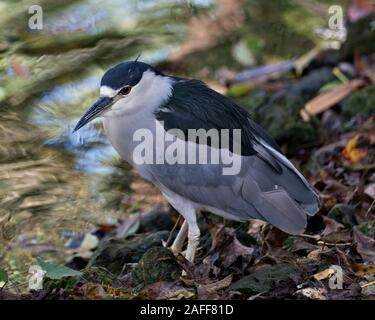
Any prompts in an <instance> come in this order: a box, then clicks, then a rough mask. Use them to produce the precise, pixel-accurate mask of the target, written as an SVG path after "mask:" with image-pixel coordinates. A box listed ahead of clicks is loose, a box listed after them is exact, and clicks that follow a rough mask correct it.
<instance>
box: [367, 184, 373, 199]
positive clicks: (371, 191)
mask: <svg viewBox="0 0 375 320" xmlns="http://www.w3.org/2000/svg"><path fill="white" fill-rule="evenodd" d="M364 192H365V193H366V194H367V195H368V196H370V197H371V198H373V199H375V183H370V184H368V185H367V186H365V190H364Z"/></svg>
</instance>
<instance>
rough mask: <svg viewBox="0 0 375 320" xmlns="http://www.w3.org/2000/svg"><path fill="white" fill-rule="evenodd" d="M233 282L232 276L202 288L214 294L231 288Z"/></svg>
mask: <svg viewBox="0 0 375 320" xmlns="http://www.w3.org/2000/svg"><path fill="white" fill-rule="evenodd" d="M232 280H233V275H232V274H230V275H228V276H226V277H225V278H224V279H222V280H219V281H216V282H213V283H209V284H205V285H202V286H203V287H204V288H205V290H206V291H207V292H208V293H214V292H216V291H219V290H222V289H225V288H228V287H229V286H230V284H231V283H232Z"/></svg>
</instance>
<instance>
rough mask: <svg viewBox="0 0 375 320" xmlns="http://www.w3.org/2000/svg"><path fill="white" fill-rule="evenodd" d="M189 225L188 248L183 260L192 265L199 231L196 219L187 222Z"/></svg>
mask: <svg viewBox="0 0 375 320" xmlns="http://www.w3.org/2000/svg"><path fill="white" fill-rule="evenodd" d="M188 224H189V231H188V246H187V250H186V255H185V258H186V259H187V260H188V261H190V262H191V263H194V259H195V254H196V252H197V248H198V245H199V237H200V234H201V233H200V230H199V227H198V224H197V222H196V219H192V220H190V221H188Z"/></svg>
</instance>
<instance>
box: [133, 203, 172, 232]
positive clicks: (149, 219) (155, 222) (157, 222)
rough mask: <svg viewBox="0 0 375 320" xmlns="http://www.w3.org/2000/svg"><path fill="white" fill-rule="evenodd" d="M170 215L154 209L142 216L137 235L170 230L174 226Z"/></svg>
mask: <svg viewBox="0 0 375 320" xmlns="http://www.w3.org/2000/svg"><path fill="white" fill-rule="evenodd" d="M172 218H173V215H172V213H169V212H167V211H164V210H160V209H155V210H152V211H151V212H149V213H147V214H145V215H142V219H141V221H140V226H139V229H138V231H137V232H138V233H145V232H156V231H159V230H172V228H173V226H174V221H173V219H172Z"/></svg>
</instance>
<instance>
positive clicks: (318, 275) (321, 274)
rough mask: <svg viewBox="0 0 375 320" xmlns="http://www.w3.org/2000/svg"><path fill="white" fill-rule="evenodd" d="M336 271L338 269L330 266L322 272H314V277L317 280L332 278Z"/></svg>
mask: <svg viewBox="0 0 375 320" xmlns="http://www.w3.org/2000/svg"><path fill="white" fill-rule="evenodd" d="M335 273H336V269H334V268H331V267H330V268H327V269H325V270H323V271H320V272H318V273H316V274H314V275H313V277H314V279H315V280H318V281H321V280H325V279H328V278H330V277H331V276H333V275H334V274H335Z"/></svg>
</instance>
